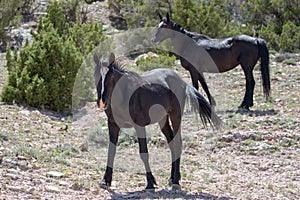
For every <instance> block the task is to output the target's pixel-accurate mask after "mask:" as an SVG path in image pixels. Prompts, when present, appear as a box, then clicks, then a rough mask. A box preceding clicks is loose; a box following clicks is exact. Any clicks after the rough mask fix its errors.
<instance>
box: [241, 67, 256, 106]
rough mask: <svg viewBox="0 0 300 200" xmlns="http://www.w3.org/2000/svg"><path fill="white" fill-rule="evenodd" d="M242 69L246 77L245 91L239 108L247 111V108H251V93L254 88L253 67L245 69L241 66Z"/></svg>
mask: <svg viewBox="0 0 300 200" xmlns="http://www.w3.org/2000/svg"><path fill="white" fill-rule="evenodd" d="M242 68H243V71H244V74H245V77H246V91H245V96H244V99H243V102H242V104H241V105H240V108H245V109H247V110H248V109H249V107H251V106H253V91H254V86H255V80H254V77H253V68H254V67H253V66H252V67H246V66H245V65H242Z"/></svg>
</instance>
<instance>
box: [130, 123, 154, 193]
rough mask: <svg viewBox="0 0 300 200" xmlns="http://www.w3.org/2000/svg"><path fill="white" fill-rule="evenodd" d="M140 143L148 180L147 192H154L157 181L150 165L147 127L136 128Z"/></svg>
mask: <svg viewBox="0 0 300 200" xmlns="http://www.w3.org/2000/svg"><path fill="white" fill-rule="evenodd" d="M135 130H136V133H137V136H138V142H139V152H140V157H141V159H142V161H143V163H144V166H145V169H146V178H147V187H146V190H154V189H155V188H154V185H156V180H155V178H154V176H153V175H152V172H151V169H150V164H149V154H148V148H147V138H146V129H145V127H135Z"/></svg>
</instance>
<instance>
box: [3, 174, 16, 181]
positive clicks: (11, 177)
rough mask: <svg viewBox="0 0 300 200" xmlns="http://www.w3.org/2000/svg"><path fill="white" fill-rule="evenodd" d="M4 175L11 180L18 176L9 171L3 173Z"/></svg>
mask: <svg viewBox="0 0 300 200" xmlns="http://www.w3.org/2000/svg"><path fill="white" fill-rule="evenodd" d="M4 177H7V178H10V179H11V180H17V179H18V178H19V176H18V175H16V174H10V173H7V174H4Z"/></svg>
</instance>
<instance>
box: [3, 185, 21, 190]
mask: <svg viewBox="0 0 300 200" xmlns="http://www.w3.org/2000/svg"><path fill="white" fill-rule="evenodd" d="M6 188H7V189H9V190H11V191H15V192H20V191H22V190H23V188H22V187H21V186H10V185H6Z"/></svg>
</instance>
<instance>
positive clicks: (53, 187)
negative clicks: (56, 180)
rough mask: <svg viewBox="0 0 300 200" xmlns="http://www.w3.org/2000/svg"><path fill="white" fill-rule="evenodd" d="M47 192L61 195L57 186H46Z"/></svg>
mask: <svg viewBox="0 0 300 200" xmlns="http://www.w3.org/2000/svg"><path fill="white" fill-rule="evenodd" d="M45 190H46V191H47V192H57V193H59V192H60V189H59V188H58V187H56V186H51V185H48V186H45Z"/></svg>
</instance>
